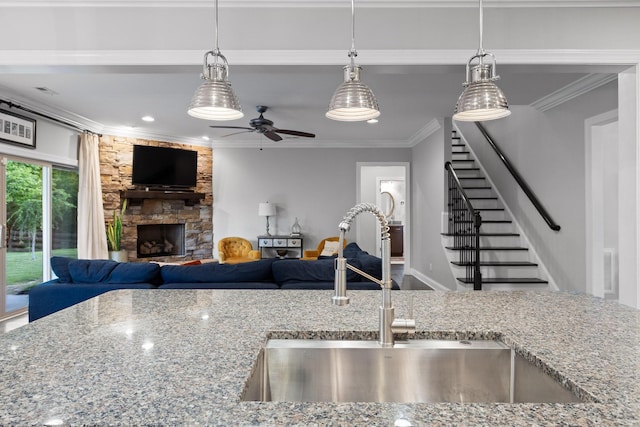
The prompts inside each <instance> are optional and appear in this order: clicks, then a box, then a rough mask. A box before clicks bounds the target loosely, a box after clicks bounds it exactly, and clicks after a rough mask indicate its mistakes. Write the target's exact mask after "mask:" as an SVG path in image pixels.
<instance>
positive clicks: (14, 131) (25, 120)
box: [0, 110, 36, 148]
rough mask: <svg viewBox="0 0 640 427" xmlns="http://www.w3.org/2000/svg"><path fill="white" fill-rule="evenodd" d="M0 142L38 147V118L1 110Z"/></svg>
mask: <svg viewBox="0 0 640 427" xmlns="http://www.w3.org/2000/svg"><path fill="white" fill-rule="evenodd" d="M0 142H5V143H7V144H14V145H19V146H21V147H25V148H36V120H35V119H32V118H31V117H26V116H21V115H19V114H16V113H11V112H9V111H4V110H0Z"/></svg>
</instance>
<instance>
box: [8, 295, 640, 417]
mask: <svg viewBox="0 0 640 427" xmlns="http://www.w3.org/2000/svg"><path fill="white" fill-rule="evenodd" d="M331 295H332V293H331V291H295V290H291V291H284V290H279V291H264V290H258V291H251V290H122V291H113V292H109V293H107V294H104V295H101V296H99V297H96V298H93V299H91V300H88V301H85V302H83V303H81V304H78V305H76V306H73V307H70V308H68V309H66V310H63V311H61V312H58V313H55V314H53V315H51V316H48V317H45V318H43V319H40V320H37V321H35V322H33V323H31V324H29V325H26V326H24V327H21V328H18V329H16V330H14V331H11V332H9V333H7V334H5V335H4V336H0V370H1V378H2V382H1V383H0V384H1V385H0V424H1V425H42V424H60V423H63V424H64V425H80V424H83V425H95V424H98V425H107V424H108V425H114V424H123V425H141V424H145V425H149V424H153V425H318V424H322V425H326V424H332V425H367V426H371V425H384V426H392V425H394V424H395V425H461V424H462V425H562V424H565V425H574V426H587V425H638V424H640V310H635V309H631V308H628V307H625V306H622V305H619V304H617V303H612V302H607V301H604V300H601V299H598V298H592V297H588V296H584V295H573V294H567V293H556V292H536V291H531V292H526V291H525V292H487V291H482V292H473V291H469V292H437V291H400V292H394V293H393V299H394V305H395V306H396V314H397V316H398V317H405V316H406V314H407V305H408V300H409V297H410V296H413V297H414V304H415V307H414V314H415V318H416V324H417V330H418V334H417V337H418V338H429V337H433V338H438V337H445V338H447V337H448V338H454V337H455V338H456V339H463V338H474V337H491V336H497V337H499V338H500V339H501V340H502V341H503V342H505V343H506V344H508V345H510V346H511V347H512V348H515V349H516V350H518V351H520V352H521V353H523V354H525V355H528V357H529V358H534V359H537V360H538V361H539V362H541V363H543V364H545V365H546V366H547V367H548V368H549V369H551V370H553V371H555V372H556V374H557V375H558V376H559V377H560V378H561V379H562V380H566V381H567V382H569V383H571V384H573V385H575V386H576V387H578V388H579V389H580V390H582V392H583V393H584V394H585V397H586V398H587V400H589V401H590V402H593V403H578V404H533V403H529V404H508V403H503V404H458V403H437V404H428V403H416V404H407V403H299V402H242V401H240V399H239V397H240V394H241V393H242V391H243V387H244V384H245V381H246V379H247V378H248V376H249V374H250V371H251V369H252V366H253V364H254V361H255V358H256V356H257V354H258V352H259V350H260V348H261V346H262V345H263V344H264V342H265V340H266V339H267V337H269V336H274V337H275V336H281V337H286V336H292V337H293V336H300V337H303V336H313V337H318V336H327V337H332V338H341V337H354V336H363V337H369V338H371V337H372V336H373V335H375V334H374V332H375V331H376V330H377V324H378V318H377V316H378V314H377V313H378V310H377V307H378V306H379V304H380V298H381V297H380V292H377V291H353V292H350V293H349V296H350V297H351V304H350V305H348V306H345V307H337V306H333V305H332V304H331ZM299 331H302V332H299Z"/></svg>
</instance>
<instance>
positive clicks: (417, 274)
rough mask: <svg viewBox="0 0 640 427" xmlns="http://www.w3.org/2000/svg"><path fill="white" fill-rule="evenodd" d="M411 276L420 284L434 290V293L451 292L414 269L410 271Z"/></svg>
mask: <svg viewBox="0 0 640 427" xmlns="http://www.w3.org/2000/svg"><path fill="white" fill-rule="evenodd" d="M411 275H412V276H414V277H415V278H416V279H418V280H420V281H421V282H423V283H425V284H426V285H427V286H429V287H430V288H432V289H433V290H436V291H450V290H451V289H449V288H447V287H446V286H444V285H443V284H441V283H439V282H437V281H435V280H433V279H432V278H430V277H429V276H426V275H424V274H422V273H421V272H419V271H418V270H416V269H415V268H412V269H411Z"/></svg>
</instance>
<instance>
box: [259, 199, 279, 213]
mask: <svg viewBox="0 0 640 427" xmlns="http://www.w3.org/2000/svg"><path fill="white" fill-rule="evenodd" d="M275 214H276V206H275V205H272V204H271V203H269V202H266V203H260V204H259V205H258V216H274V215H275Z"/></svg>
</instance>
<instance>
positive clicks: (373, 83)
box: [0, 0, 640, 146]
mask: <svg viewBox="0 0 640 427" xmlns="http://www.w3.org/2000/svg"><path fill="white" fill-rule="evenodd" d="M212 3H213V2H211V1H185V2H175V1H152V0H138V1H130V2H125V1H116V0H110V1H106V0H101V1H98V0H93V1H83V2H75V1H71V0H66V1H35V0H22V1H20V2H15V1H7V0H0V8H1V9H2V11H3V15H4V17H5V18H4V19H3V20H6V21H5V22H8V27H9V28H7V25H3V26H2V27H0V95H2V96H1V97H2V98H4V99H12V100H15V101H17V103H22V104H23V105H27V106H29V107H34V106H35V107H37V108H38V109H39V110H41V111H44V112H47V113H49V114H51V115H54V116H56V117H61V118H64V119H65V120H69V121H72V122H74V123H77V124H78V125H80V126H82V127H84V128H87V129H90V130H94V131H98V132H104V133H109V134H122V135H131V136H138V137H146V138H157V139H162V140H169V141H179V142H190V143H204V144H208V143H205V142H203V141H202V139H201V137H202V136H204V135H207V136H209V137H210V138H211V139H212V141H213V144H214V145H219V146H255V145H256V144H262V143H264V144H265V145H266V144H273V143H272V142H271V141H268V140H266V139H264V137H262V136H260V135H258V134H255V133H247V134H240V135H234V136H229V137H226V138H222V136H223V135H226V134H227V133H230V132H228V131H225V130H213V129H210V128H209V125H210V124H214V125H215V124H221V125H225V124H228V125H232V126H246V125H248V121H249V120H250V119H251V118H254V117H257V115H258V114H257V113H256V112H255V106H256V105H258V104H262V105H267V106H269V107H270V109H269V111H268V112H267V113H265V116H266V117H267V118H269V119H271V120H273V121H274V122H275V126H276V127H280V128H283V129H294V130H301V131H305V132H312V133H315V134H317V138H316V139H315V140H313V141H310V140H303V139H287V140H285V143H286V145H287V146H292V145H297V146H306V145H313V146H344V145H345V144H346V145H350V146H410V145H412V144H413V143H415V142H418V140H419V139H420V137H421V136H422V135H424V133H425V132H427V133H428V132H429V130H430V129H432V127H433V125H434V120H437V119H440V118H442V117H447V116H450V115H451V113H452V111H453V106H454V105H455V101H456V99H457V97H458V96H459V94H460V92H461V90H462V86H461V83H462V82H463V80H464V64H465V62H466V60H467V59H468V58H469V57H470V56H471V55H473V53H474V52H475V49H476V48H477V46H476V44H477V35H476V34H475V33H477V3H476V2H475V1H471V2H469V1H462V0H450V1H447V2H437V1H432V0H421V1H419V0H415V1H403V2H391V1H388V2H383V1H375V0H370V1H361V2H360V1H359V2H357V5H356V7H357V8H358V9H356V10H357V12H356V19H357V21H356V37H357V42H358V43H357V45H358V46H360V44H362V45H363V47H362V49H360V47H359V56H358V62H360V63H361V64H362V65H363V67H364V71H363V76H362V80H363V82H364V83H366V84H367V85H368V86H369V87H371V89H372V90H373V91H374V93H375V94H376V97H377V98H378V102H379V104H380V109H381V112H382V115H381V117H380V122H379V123H378V124H375V125H369V124H366V123H341V122H334V121H331V120H329V119H326V118H325V117H324V113H325V111H326V107H327V105H328V102H329V100H330V98H331V95H332V94H333V91H334V90H335V88H336V87H337V86H338V85H339V84H340V83H341V79H342V65H344V64H346V61H347V57H346V54H347V51H348V49H349V47H350V41H351V40H350V14H349V10H348V7H349V5H350V2H348V0H347V1H340V2H338V1H332V2H317V1H315V2H314V1H310V0H307V1H296V2H293V1H278V2H267V1H255V0H254V1H248V0H235V1H234V2H231V1H223V0H221V1H220V5H221V10H220V20H221V24H220V35H221V40H220V47H221V50H222V52H223V53H224V54H225V55H226V56H227V58H228V59H229V62H230V64H231V68H230V80H231V82H232V84H233V87H234V89H235V91H236V93H237V95H238V97H239V98H240V101H241V103H242V107H243V110H244V112H245V117H244V118H243V119H241V120H237V121H232V122H208V121H203V120H199V119H195V118H192V117H190V116H188V115H187V114H186V109H187V106H188V104H189V101H190V98H191V96H192V95H193V92H194V91H195V89H196V87H197V86H198V84H199V73H200V70H201V67H202V65H201V61H202V56H203V54H204V52H205V51H206V50H208V49H210V47H208V46H207V45H208V44H209V41H210V39H211V33H212V31H213V30H212V22H213V20H212V13H213V12H212V8H211V5H212ZM344 3H346V6H347V8H346V9H345V7H344V6H345V4H344ZM444 3H447V8H443V7H442V4H444ZM507 3H509V4H510V6H517V8H514V7H511V8H509V9H505V10H501V9H500V7H501V6H502V5H504V4H507ZM548 3H556V6H557V5H558V4H559V3H562V4H565V5H567V4H571V6H572V7H579V8H582V9H580V10H581V11H584V10H586V9H585V8H584V6H587V9H594V8H596V6H598V5H601V4H602V3H606V4H607V5H614V6H631V7H632V8H633V9H632V10H633V12H637V10H636V8H637V7H638V6H639V4H638V3H640V2H631V1H626V2H625V1H622V2H595V1H582V2H577V1H573V2H548V1H547V2H545V1H540V2H536V1H527V2H525V1H511V2H507V1H487V2H485V4H488V7H491V9H489V10H486V11H485V22H489V23H492V25H497V24H493V21H492V19H497V18H491V14H492V13H493V14H494V15H496V16H498V17H499V19H500V20H503V19H505V18H504V17H503V15H504V14H507V15H510V16H513V19H514V20H516V21H517V20H518V19H521V20H523V21H522V22H524V23H525V24H523V25H527V24H526V23H527V18H526V17H527V16H528V15H531V14H533V15H538V14H540V15H541V16H544V15H545V14H548V13H549V12H548V11H550V10H551V11H553V12H554V14H559V15H560V16H562V15H563V14H565V13H567V11H566V9H564V8H558V9H556V8H553V9H546V10H543V9H539V6H540V5H542V6H545V7H546V6H547V5H548ZM257 6H259V8H260V9H259V10H256V9H255V8H256V7H257ZM274 6H275V7H274ZM360 8H362V10H361V9H360ZM526 8H531V9H527V10H526V11H524V12H522V10H523V9H526ZM492 11H493V12H492ZM518 11H520V12H518ZM616 11H617V12H616ZM584 14H585V15H584V17H585V20H586V22H587V23H588V21H589V19H595V18H594V17H595V16H597V15H602V14H605V15H606V14H611V16H612V17H614V18H619V17H620V18H623V17H625V16H627V15H629V13H628V10H626V9H624V8H616V7H613V8H611V9H607V10H606V11H600V10H598V11H596V12H594V13H590V12H589V11H586V12H584ZM345 15H346V16H345ZM396 15H397V16H396ZM434 15H435V16H434ZM149 16H152V17H153V19H150V18H149ZM415 16H420V17H421V18H420V19H423V20H427V19H428V20H431V21H430V25H426V26H425V25H418V26H415V31H414V30H413V29H412V30H411V31H407V28H406V26H407V25H409V23H411V25H415V24H413V23H412V21H411V20H412V17H415ZM505 16H506V15H505ZM278 17H280V18H279V19H278ZM391 17H394V21H393V22H391V23H390V20H391ZM445 18H446V19H445ZM631 18H633V16H632V17H631ZM27 19H28V20H29V22H28V23H27V22H25V20H27ZM262 19H264V20H265V22H263V23H262ZM323 19H324V21H322V20H323ZM416 19H417V18H416ZM274 20H278V23H277V25H274V22H273V21H274ZM447 20H448V21H447ZM316 21H322V22H316ZM362 21H364V22H362ZM623 21H624V20H623ZM403 23H404V24H403ZM27 24H28V26H29V30H28V32H23V33H22V34H21V35H20V36H19V37H18V36H16V32H17V31H18V30H19V28H24V25H27ZM462 24H464V25H462ZM21 25H22V26H21ZM528 25H531V27H532V28H534V27H536V26H538V27H539V25H538V24H536V23H535V22H532V23H530V24H528ZM12 26H13V27H12ZM343 27H346V29H345V28H343ZM623 27H624V25H623ZM360 28H362V30H361V31H360ZM225 31H226V32H225ZM489 31H493V30H492V29H490V28H487V25H485V47H487V48H489V46H487V43H488V42H489V41H491V42H492V43H493V44H495V45H497V47H498V49H497V50H494V53H496V57H497V61H498V72H499V74H500V75H501V77H502V78H501V80H500V81H499V85H500V87H501V88H502V89H503V91H504V92H505V94H506V95H507V97H508V99H509V102H510V103H511V104H512V105H529V104H532V103H534V102H535V101H537V100H539V99H541V98H543V97H545V96H546V95H549V94H551V93H554V92H556V91H558V90H561V89H563V88H566V87H567V86H568V85H571V84H573V83H574V82H576V81H581V80H580V79H583V80H584V78H585V77H588V78H593V77H594V74H595V80H598V78H599V77H600V76H603V77H604V76H605V75H607V74H610V73H615V72H617V71H618V70H619V69H621V68H622V67H621V66H619V65H617V64H612V63H609V62H605V61H594V63H586V64H585V65H575V64H572V63H566V62H563V61H562V60H558V61H557V62H556V63H554V62H552V61H551V60H540V59H538V60H537V63H527V61H526V59H525V60H522V58H523V55H522V54H521V53H518V52H517V51H516V50H515V49H514V48H515V47H516V46H515V45H516V44H518V43H520V44H522V45H524V46H525V47H526V48H529V47H530V46H529V45H527V43H534V42H531V41H529V38H528V37H526V35H525V36H522V37H521V41H517V42H516V41H512V39H510V38H509V37H508V36H506V35H505V36H502V37H495V36H494V37H493V40H492V38H491V37H488V36H487V33H488V32H489ZM554 31H556V32H557V31H561V30H558V29H555V28H554V27H550V29H549V33H551V35H552V36H553V33H554ZM318 34H321V36H320V37H319V36H318ZM558 34H560V33H558ZM12 35H13V39H12V37H11V36H12ZM541 37H542V36H541ZM576 37H580V35H577V36H576ZM555 38H558V37H557V36H556V37H555ZM360 40H362V43H360ZM420 40H425V42H424V44H425V47H424V49H423V48H421V47H420V46H419V45H420V43H419V41H420ZM225 43H226V44H225ZM510 43H512V44H510ZM559 43H562V42H559ZM567 43H569V42H567ZM596 43H597V42H596ZM324 44H326V47H325V46H324ZM225 46H229V47H228V49H227V48H225ZM461 46H463V47H464V48H461ZM439 47H443V49H439ZM501 55H502V56H501ZM535 55H537V57H538V58H540V55H541V54H540V53H537V54H534V56H535ZM556 58H560V59H561V56H557V57H556ZM592 80H593V79H592ZM37 87H40V88H42V87H44V88H47V89H49V90H50V91H52V92H54V93H45V92H41V91H39V90H36V89H35V88H37ZM143 115H152V116H154V117H155V119H156V121H155V122H154V123H151V124H148V123H145V122H143V121H142V120H141V117H142V116H143ZM125 127H128V128H125ZM282 144H284V143H282ZM274 145H276V146H277V144H274Z"/></svg>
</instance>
